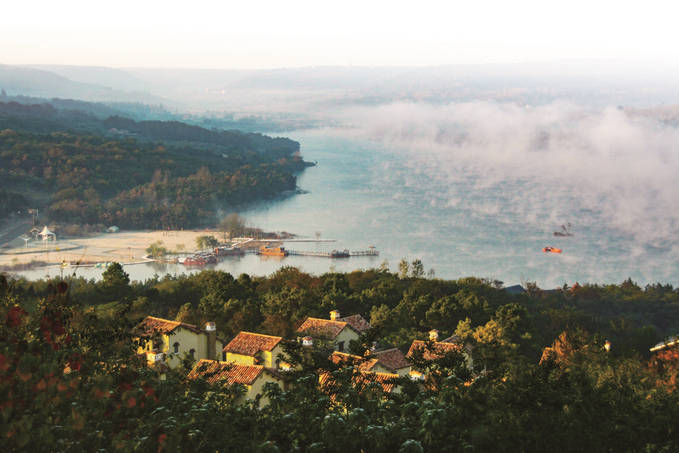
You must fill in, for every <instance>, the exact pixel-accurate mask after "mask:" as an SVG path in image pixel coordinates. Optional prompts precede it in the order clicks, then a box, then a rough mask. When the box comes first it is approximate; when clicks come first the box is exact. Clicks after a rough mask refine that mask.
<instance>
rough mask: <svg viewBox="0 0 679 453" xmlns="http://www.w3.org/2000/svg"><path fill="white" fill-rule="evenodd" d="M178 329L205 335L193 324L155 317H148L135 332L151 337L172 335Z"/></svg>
mask: <svg viewBox="0 0 679 453" xmlns="http://www.w3.org/2000/svg"><path fill="white" fill-rule="evenodd" d="M177 327H182V328H184V329H188V330H190V331H192V332H195V333H204V332H203V331H202V330H200V329H199V328H198V327H196V326H194V325H193V324H187V323H185V322H179V321H170V320H169V319H163V318H156V317H155V316H147V317H146V318H144V320H143V321H142V322H140V323H139V324H137V327H135V332H136V333H137V334H138V335H140V336H143V337H150V336H152V335H153V334H154V333H162V334H169V333H172V332H173V331H174V330H175V329H176V328H177Z"/></svg>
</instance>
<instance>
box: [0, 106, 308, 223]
mask: <svg viewBox="0 0 679 453" xmlns="http://www.w3.org/2000/svg"><path fill="white" fill-rule="evenodd" d="M0 131H1V132H0V193H2V194H3V197H4V198H7V199H8V200H10V201H11V200H26V202H27V203H30V204H31V206H30V207H40V208H43V209H45V208H47V212H48V216H49V220H50V221H52V222H60V223H62V224H79V225H83V224H90V225H91V224H106V225H110V224H115V225H118V226H121V227H127V228H188V227H194V226H201V225H206V224H210V223H214V222H215V221H216V220H217V219H216V217H215V213H216V211H217V210H220V209H221V210H229V209H234V208H236V207H239V206H242V205H243V204H246V203H250V202H254V201H258V200H263V199H268V198H273V197H276V196H278V195H280V194H281V193H282V192H285V191H288V190H294V189H295V187H296V178H295V172H298V171H300V170H301V169H303V168H304V167H305V165H306V164H305V162H304V161H303V160H302V158H301V156H300V154H299V143H297V142H295V141H293V140H290V139H287V138H272V137H268V136H265V135H262V134H253V133H248V134H246V133H241V132H238V131H217V130H208V129H204V128H201V127H197V126H191V125H188V124H184V123H180V122H176V121H172V122H164V121H140V122H137V121H134V120H131V119H127V118H123V117H120V116H112V117H109V118H107V119H101V118H98V117H96V116H94V115H92V114H91V113H88V112H83V111H79V110H60V109H56V108H54V107H53V106H51V105H47V104H36V105H24V104H19V103H14V102H10V103H1V102H0ZM16 204H17V203H7V204H6V205H4V204H3V207H2V208H0V209H2V210H3V211H7V212H8V209H10V206H12V207H15V205H16ZM7 212H0V215H6V214H7Z"/></svg>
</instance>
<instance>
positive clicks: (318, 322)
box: [297, 318, 360, 339]
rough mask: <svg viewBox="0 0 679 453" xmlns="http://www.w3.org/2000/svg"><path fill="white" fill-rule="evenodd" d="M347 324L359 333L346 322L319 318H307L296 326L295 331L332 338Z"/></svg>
mask: <svg viewBox="0 0 679 453" xmlns="http://www.w3.org/2000/svg"><path fill="white" fill-rule="evenodd" d="M347 326H349V328H350V329H352V330H354V331H355V332H356V333H360V332H358V331H357V330H356V329H355V328H354V327H352V326H351V324H349V323H347V322H344V321H331V320H329V319H319V318H307V319H306V320H305V321H304V322H303V323H302V325H301V326H299V327H298V328H297V332H299V333H305V334H307V335H311V336H312V337H317V338H328V339H334V338H336V337H337V335H339V334H340V332H342V330H344V328H345V327H347Z"/></svg>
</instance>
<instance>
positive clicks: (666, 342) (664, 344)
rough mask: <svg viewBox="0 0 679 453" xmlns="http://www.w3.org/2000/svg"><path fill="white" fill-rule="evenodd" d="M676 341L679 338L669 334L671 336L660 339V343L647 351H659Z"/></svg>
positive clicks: (678, 341)
mask: <svg viewBox="0 0 679 453" xmlns="http://www.w3.org/2000/svg"><path fill="white" fill-rule="evenodd" d="M677 343H679V338H677V337H675V336H671V337H669V338H667V339H665V340H664V341H661V342H660V343H658V344H656V345H655V346H653V347H652V348H651V349H649V351H651V352H655V351H659V350H661V349H665V348H667V347H670V346H674V345H676V344H677Z"/></svg>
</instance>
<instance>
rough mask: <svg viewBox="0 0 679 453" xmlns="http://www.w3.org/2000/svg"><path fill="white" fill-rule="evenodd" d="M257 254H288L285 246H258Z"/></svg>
mask: <svg viewBox="0 0 679 453" xmlns="http://www.w3.org/2000/svg"><path fill="white" fill-rule="evenodd" d="M259 254H260V255H264V256H288V251H287V250H285V247H266V246H263V247H260V248H259Z"/></svg>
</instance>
